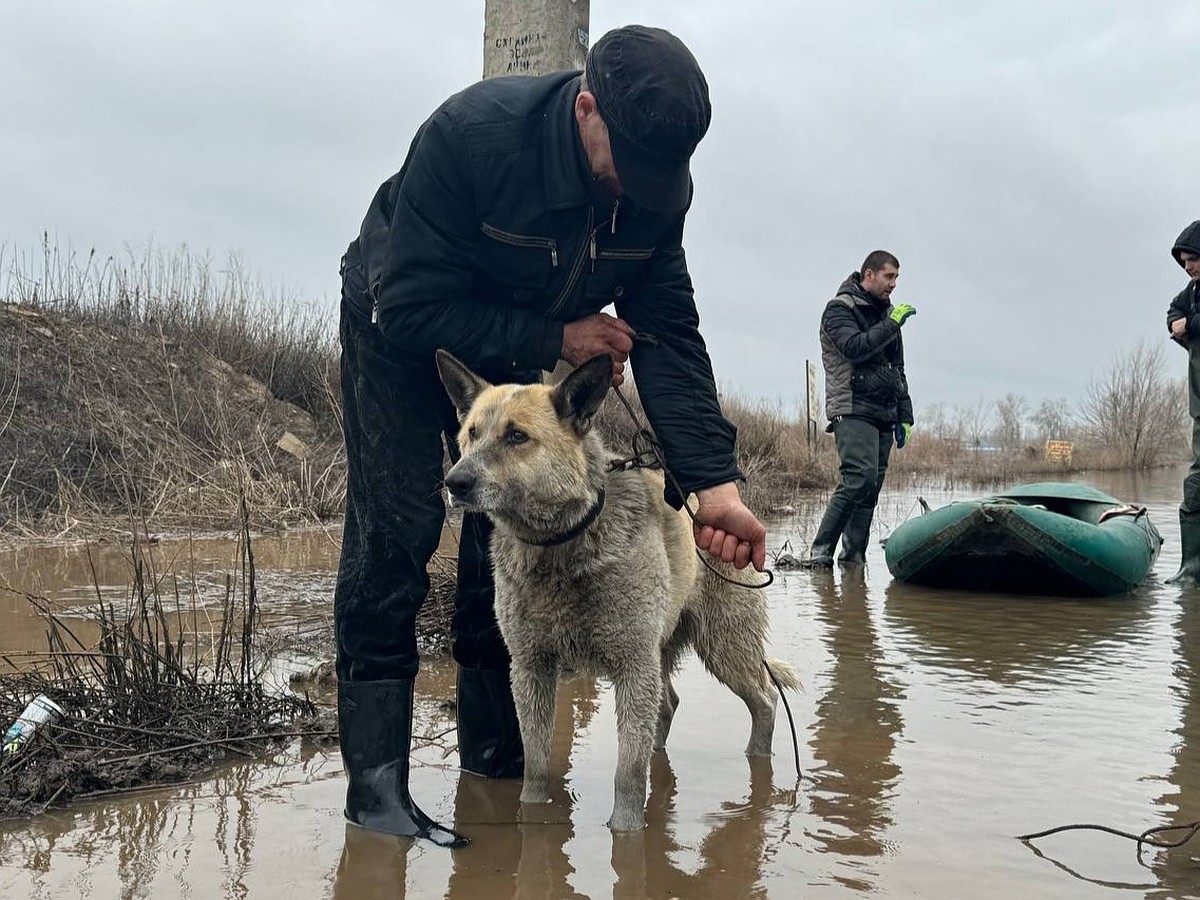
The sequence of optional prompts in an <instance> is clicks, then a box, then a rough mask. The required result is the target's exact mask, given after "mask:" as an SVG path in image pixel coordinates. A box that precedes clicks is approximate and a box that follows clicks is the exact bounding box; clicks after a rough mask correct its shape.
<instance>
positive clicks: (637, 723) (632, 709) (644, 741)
mask: <svg viewBox="0 0 1200 900" xmlns="http://www.w3.org/2000/svg"><path fill="white" fill-rule="evenodd" d="M659 667H660V662H659V659H658V657H657V654H653V653H647V654H646V657H645V659H644V660H641V661H639V662H636V663H633V664H630V665H627V666H625V667H624V668H623V669H622V670H621V671H620V673H619V674H618V675H617V676H616V677H615V678H614V679H613V687H614V689H615V693H616V697H617V777H616V782H615V784H614V786H613V787H614V794H615V796H614V798H613V811H612V816H611V817H610V818H609V820H608V827H609V828H611V829H612V830H613V831H637V830H639V829H641V828H644V827H645V826H646V778H647V774H648V769H649V767H650V751H651V749H652V747H653V745H654V731H655V727H656V725H657V724H658V709H659V702H660V700H661V697H662V674H661V670H660V668H659Z"/></svg>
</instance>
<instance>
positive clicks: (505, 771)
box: [457, 666, 525, 778]
mask: <svg viewBox="0 0 1200 900" xmlns="http://www.w3.org/2000/svg"><path fill="white" fill-rule="evenodd" d="M457 706H458V758H459V765H460V766H462V768H463V769H464V770H465V771H467V772H472V773H474V774H476V775H482V776H483V777H485V778H520V777H521V776H522V775H524V774H525V750H524V747H523V746H522V745H521V728H520V725H519V724H518V723H517V708H516V706H514V705H513V697H512V682H511V680H510V678H509V671H508V669H501V670H495V669H473V668H470V667H468V666H459V669H458V703H457Z"/></svg>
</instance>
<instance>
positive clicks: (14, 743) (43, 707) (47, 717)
mask: <svg viewBox="0 0 1200 900" xmlns="http://www.w3.org/2000/svg"><path fill="white" fill-rule="evenodd" d="M62 714H63V709H62V707H61V706H59V705H58V704H57V703H55V702H54V701H53V700H51V699H50V698H49V697H47V696H46V695H45V694H38V695H37V696H36V697H34V698H33V700H32V701H31V702H30V704H29V705H28V706H27V707H25V711H24V712H23V713H21V715H19V716H17V721H15V722H13V723H12V725H10V726H8V731H6V732H4V740H3V742H0V752H2V753H16V752H17V751H18V750H20V749H21V747H22V746H24V745H25V744H27V743H29V739H30V738H31V737H33V733H34V732H35V731H37V729H38V726H39V725H49V724H50V723H51V722H53V721H54V720H55V719H57V718H58V717H59V716H61V715H62Z"/></svg>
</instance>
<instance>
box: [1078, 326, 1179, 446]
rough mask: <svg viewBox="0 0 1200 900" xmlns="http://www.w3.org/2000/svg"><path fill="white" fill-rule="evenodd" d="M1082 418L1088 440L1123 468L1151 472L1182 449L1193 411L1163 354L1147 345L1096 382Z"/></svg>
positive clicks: (1141, 345)
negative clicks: (1168, 371)
mask: <svg viewBox="0 0 1200 900" xmlns="http://www.w3.org/2000/svg"><path fill="white" fill-rule="evenodd" d="M1081 418H1082V421H1083V424H1084V426H1085V428H1086V429H1087V433H1088V437H1089V438H1090V439H1091V440H1092V441H1093V442H1094V443H1095V444H1097V445H1100V446H1102V447H1104V448H1105V449H1106V450H1107V451H1108V452H1109V453H1110V454H1111V455H1112V456H1113V457H1114V458H1115V460H1116V461H1117V462H1118V463H1119V464H1120V465H1123V466H1126V467H1129V468H1134V469H1148V468H1151V467H1153V466H1155V465H1158V464H1160V463H1162V462H1164V461H1166V460H1167V459H1169V458H1170V457H1171V456H1173V455H1174V454H1175V453H1176V452H1177V451H1178V450H1179V449H1180V437H1181V435H1183V434H1184V433H1185V429H1186V425H1187V405H1186V401H1185V394H1184V391H1183V389H1182V386H1181V385H1179V384H1178V383H1176V382H1173V381H1171V380H1170V379H1169V378H1167V376H1166V375H1165V374H1164V371H1163V359H1162V351H1161V348H1159V347H1149V346H1147V345H1146V343H1145V342H1144V341H1143V342H1140V343H1138V344H1137V346H1136V347H1134V348H1133V349H1132V350H1129V351H1127V352H1125V353H1122V354H1119V355H1117V356H1116V357H1115V358H1114V359H1113V361H1112V363H1111V364H1110V365H1109V367H1108V369H1107V370H1106V371H1104V372H1103V373H1101V374H1100V375H1098V376H1096V377H1094V378H1093V379H1092V381H1091V382H1090V384H1089V385H1088V390H1087V394H1086V396H1085V397H1084V401H1083V405H1082V408H1081Z"/></svg>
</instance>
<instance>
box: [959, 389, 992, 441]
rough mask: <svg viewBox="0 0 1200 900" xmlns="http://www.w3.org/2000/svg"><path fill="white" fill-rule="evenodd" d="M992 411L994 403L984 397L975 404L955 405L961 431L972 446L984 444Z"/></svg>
mask: <svg viewBox="0 0 1200 900" xmlns="http://www.w3.org/2000/svg"><path fill="white" fill-rule="evenodd" d="M991 413H992V403H990V402H989V401H987V400H984V399H983V398H982V397H980V398H979V400H978V401H976V402H975V404H974V405H970V404H962V405H960V406H957V407H955V409H954V416H955V420H956V422H957V423H958V427H959V429H960V430H961V433H962V434H963V435H964V436H965V437H966V438H967V440H968V442H969V443H970V446H972V447H975V448H978V447H980V446H981V445H982V444H983V437H984V435H985V434H986V433H987V426H988V419H989V418H990V416H991Z"/></svg>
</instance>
